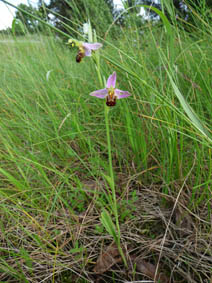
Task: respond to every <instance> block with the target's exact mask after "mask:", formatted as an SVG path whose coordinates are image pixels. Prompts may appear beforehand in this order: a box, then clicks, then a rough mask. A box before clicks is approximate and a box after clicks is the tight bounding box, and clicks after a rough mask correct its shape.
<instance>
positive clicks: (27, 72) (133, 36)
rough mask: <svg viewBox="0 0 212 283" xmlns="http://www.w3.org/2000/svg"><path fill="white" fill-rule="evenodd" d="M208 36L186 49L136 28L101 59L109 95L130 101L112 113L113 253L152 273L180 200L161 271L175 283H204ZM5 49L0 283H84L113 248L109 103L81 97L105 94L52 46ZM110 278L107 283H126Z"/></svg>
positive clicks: (17, 44)
mask: <svg viewBox="0 0 212 283" xmlns="http://www.w3.org/2000/svg"><path fill="white" fill-rule="evenodd" d="M207 29H209V30H210V31H211V28H210V27H209V26H205V33H204V32H202V33H201V34H200V33H198V32H197V34H196V37H195V36H193V37H192V36H191V35H190V34H187V33H186V32H183V31H182V30H178V29H177V28H176V27H175V28H174V27H172V34H171V35H169V34H167V33H166V32H165V30H164V27H163V26H158V25H155V26H153V25H151V24H147V25H146V26H144V27H143V28H142V29H139V28H137V27H136V26H134V25H133V23H132V26H131V29H128V28H123V29H121V30H120V35H119V39H118V40H115V41H114V40H113V39H111V38H110V36H109V35H108V38H106V41H105V44H104V48H103V49H102V50H101V55H102V56H101V61H100V66H101V74H102V75H103V76H104V77H105V78H106V79H107V77H108V76H109V75H110V74H111V73H112V72H113V71H116V72H117V79H118V88H120V89H123V90H128V91H130V92H131V93H132V96H131V97H130V98H128V99H126V100H123V101H122V100H119V101H118V102H117V105H116V107H114V108H112V109H111V110H110V112H109V124H110V131H111V145H112V148H111V151H112V159H113V172H114V178H115V190H116V199H117V209H118V214H119V222H120V228H121V242H122V243H123V244H124V243H125V244H126V243H127V244H129V245H131V246H133V247H134V249H135V252H136V256H142V255H143V254H145V253H146V255H147V257H148V258H149V260H150V261H151V262H152V263H153V264H155V265H156V264H157V258H158V255H159V251H160V250H161V246H158V247H156V246H155V247H153V248H152V249H150V250H149V248H148V245H150V243H151V241H153V243H155V245H156V243H157V245H160V244H161V243H160V242H157V240H159V239H162V237H163V235H164V233H165V230H166V228H167V223H168V220H169V219H170V218H169V217H170V215H171V213H170V212H171V211H172V208H173V207H175V206H174V203H175V201H176V200H177V203H176V204H177V209H176V210H175V211H173V212H174V215H175V213H176V215H175V216H174V217H175V220H176V222H175V220H174V219H171V221H172V222H173V223H172V225H170V227H168V228H167V229H170V231H172V232H170V233H173V234H172V236H171V234H170V235H168V236H167V239H168V240H169V242H167V243H165V245H164V249H163V253H164V254H163V255H162V257H161V260H160V263H159V267H160V268H161V269H162V270H165V271H164V272H165V273H166V275H167V276H171V278H172V279H173V278H174V279H173V280H175V282H177V280H180V279H183V280H184V281H183V282H189V280H190V278H192V280H193V281H191V282H203V280H206V279H209V278H210V276H211V247H210V241H211V226H210V222H209V220H210V217H211V182H212V180H211V173H212V158H211V146H212V143H211V130H210V124H211V119H212V114H211V113H212V103H211V93H212V86H211V72H212V70H211V58H212V57H211V56H212V49H211V48H210V46H211V43H212V42H211V41H212V40H211V38H210V37H209V36H207ZM170 37H171V38H170ZM7 39H8V38H4V39H0V41H1V40H5V42H2V41H1V49H0V73H1V76H0V105H1V108H0V121H1V123H0V227H1V235H0V255H1V257H0V280H3V281H4V282H44V281H45V280H46V281H45V282H65V280H67V282H92V281H91V280H92V278H93V277H92V275H91V274H90V273H89V272H90V271H92V270H93V267H94V265H95V262H96V259H97V257H98V255H99V254H100V249H101V248H102V245H103V244H104V245H105V246H107V245H109V244H110V243H111V242H112V237H111V236H110V235H108V233H107V231H106V230H105V229H104V227H103V226H102V224H101V221H100V215H101V212H102V209H103V208H106V209H107V210H108V211H111V207H110V202H111V196H110V187H109V186H108V184H107V183H106V180H105V179H104V174H106V175H109V173H110V168H109V164H108V148H107V140H106V129H105V116H104V105H103V104H104V103H105V102H104V101H102V100H98V99H96V98H93V97H91V96H89V93H90V92H92V91H94V90H96V89H99V88H101V85H100V83H99V80H98V76H97V74H96V70H95V66H94V64H93V61H92V59H91V58H84V59H83V61H82V62H81V63H80V64H77V63H76V62H75V57H76V52H77V51H76V49H75V50H74V49H70V48H68V47H67V46H66V45H65V44H64V43H63V42H62V41H60V40H58V39H56V38H55V37H53V36H48V37H47V36H46V37H45V36H42V35H40V36H36V37H35V38H34V37H31V36H26V37H25V38H24V39H19V38H18V37H17V38H15V40H14V42H12V41H7ZM171 41H173V42H172V43H170V42H171ZM50 70H51V72H50V73H49V78H48V80H47V78H46V76H47V73H48V72H49V71H50ZM190 107H191V108H192V109H193V110H191V108H190ZM178 194H179V195H178ZM177 196H179V199H178V198H177ZM177 219H178V221H177ZM179 219H180V220H179ZM182 219H183V220H182ZM114 223H115V220H114ZM194 227H195V229H196V230H195V229H194ZM178 228H179V231H178V230H177V229H178ZM183 229H184V230H186V232H185V235H182V234H180V233H183V231H182V230H183ZM193 231H194V232H193ZM178 232H179V233H178ZM168 234H169V233H168ZM189 235H195V236H196V243H192V241H191V240H189V239H190V238H189ZM185 238H186V239H188V241H191V246H189V245H188V244H187V243H185V242H184V239H185ZM178 241H179V245H178ZM175 245H176V247H177V248H176V251H175ZM184 245H185V247H184V249H182V246H184ZM144 247H146V248H144ZM169 249H170V250H169ZM189 249H191V250H192V252H193V257H192V256H191V255H190V254H189V252H191V250H189ZM178 253H179V254H178ZM180 253H182V254H180ZM176 254H177V255H178V256H179V262H180V263H181V265H176V263H175V258H176ZM201 255H202V256H204V257H202V258H201ZM196 269H197V270H196ZM172 270H174V271H173V273H172ZM188 271H189V274H188V275H187V273H188ZM114 272H115V271H114ZM114 274H115V275H114ZM114 274H110V273H108V274H107V275H106V277H105V279H104V280H108V281H105V282H109V279H107V276H109V277H110V278H111V279H110V280H111V281H110V282H113V281H112V280H113V279H112V278H113V276H115V278H116V279H114V280H121V279H122V280H125V279H128V280H130V278H126V274H123V273H121V272H120V274H119V272H115V273H114ZM129 276H130V275H129ZM133 276H134V275H133ZM137 276H138V279H139V278H140V280H142V279H143V278H144V279H145V278H146V277H142V276H141V275H139V273H138V275H137ZM139 276H140V277H139ZM186 276H187V277H186ZM189 276H190V277H189ZM41 280H44V281H41ZM48 280H50V281H48ZM198 280H199V281H198ZM114 282H118V281H114ZM204 282H205V281H204Z"/></svg>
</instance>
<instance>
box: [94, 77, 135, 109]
mask: <svg viewBox="0 0 212 283" xmlns="http://www.w3.org/2000/svg"><path fill="white" fill-rule="evenodd" d="M115 86H116V72H113V74H112V75H110V76H109V78H108V80H107V84H106V88H103V89H99V90H95V91H93V92H91V93H90V95H91V96H96V97H98V98H101V99H103V98H106V104H107V106H115V105H116V99H122V98H126V97H128V96H130V95H131V94H130V93H129V92H128V91H124V90H120V89H118V88H115Z"/></svg>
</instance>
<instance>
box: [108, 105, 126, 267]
mask: <svg viewBox="0 0 212 283" xmlns="http://www.w3.org/2000/svg"><path fill="white" fill-rule="evenodd" d="M109 111H110V108H109V107H108V106H106V105H105V126H106V133H107V147H108V161H109V170H110V179H111V184H110V185H111V191H112V198H113V204H112V210H113V213H114V216H115V220H116V229H117V234H118V237H117V243H116V244H117V247H118V250H119V252H120V255H121V257H122V259H123V261H124V264H125V266H127V261H126V258H125V256H124V253H123V250H122V248H121V241H120V240H121V231H120V226H119V217H118V208H117V200H116V190H115V182H114V174H113V163H112V153H111V139H110V125H109Z"/></svg>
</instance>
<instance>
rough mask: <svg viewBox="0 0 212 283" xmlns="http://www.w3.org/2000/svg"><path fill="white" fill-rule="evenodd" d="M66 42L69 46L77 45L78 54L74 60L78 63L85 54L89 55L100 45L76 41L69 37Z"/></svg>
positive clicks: (100, 45)
mask: <svg viewBox="0 0 212 283" xmlns="http://www.w3.org/2000/svg"><path fill="white" fill-rule="evenodd" d="M68 44H71V46H77V47H78V50H79V51H78V54H77V56H76V62H77V63H80V62H81V60H82V58H84V57H85V56H91V54H92V51H94V50H97V49H99V48H101V47H102V44H101V43H98V42H96V43H87V42H82V41H77V40H75V39H69V41H68Z"/></svg>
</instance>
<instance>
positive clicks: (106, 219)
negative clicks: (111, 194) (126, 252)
mask: <svg viewBox="0 0 212 283" xmlns="http://www.w3.org/2000/svg"><path fill="white" fill-rule="evenodd" d="M100 220H101V222H102V225H103V226H104V227H105V229H106V230H107V232H108V233H109V234H110V235H111V236H112V237H113V239H114V240H115V242H116V243H117V242H118V237H117V233H116V228H115V225H114V223H113V221H112V219H111V216H110V215H109V213H108V212H107V211H106V210H103V212H102V213H101V219H100Z"/></svg>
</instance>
